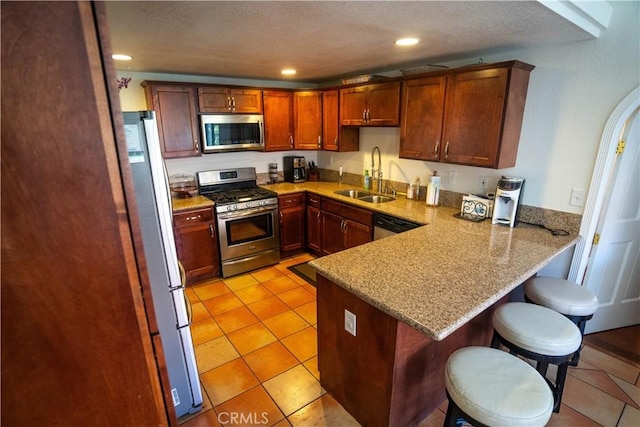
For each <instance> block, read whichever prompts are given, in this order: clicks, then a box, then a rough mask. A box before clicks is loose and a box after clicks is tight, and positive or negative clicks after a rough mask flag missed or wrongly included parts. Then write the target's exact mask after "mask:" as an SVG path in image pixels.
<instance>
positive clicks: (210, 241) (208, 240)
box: [173, 209, 220, 283]
mask: <svg viewBox="0 0 640 427" xmlns="http://www.w3.org/2000/svg"><path fill="white" fill-rule="evenodd" d="M173 218H174V224H175V228H174V235H175V238H176V249H177V251H178V259H179V260H180V262H181V263H182V266H183V267H184V270H185V273H186V275H187V283H193V282H195V281H197V280H202V279H207V278H210V277H216V276H219V275H220V262H219V257H218V240H217V237H216V232H215V223H214V222H213V210H212V209H203V210H195V211H188V212H181V213H177V214H174V216H173Z"/></svg>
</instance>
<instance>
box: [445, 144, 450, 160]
mask: <svg viewBox="0 0 640 427" xmlns="http://www.w3.org/2000/svg"><path fill="white" fill-rule="evenodd" d="M444 158H445V159H448V158H449V141H447V145H445V146H444Z"/></svg>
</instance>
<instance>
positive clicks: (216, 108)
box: [198, 86, 262, 114]
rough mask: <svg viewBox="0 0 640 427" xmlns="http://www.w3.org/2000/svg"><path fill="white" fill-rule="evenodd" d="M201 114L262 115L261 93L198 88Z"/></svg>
mask: <svg viewBox="0 0 640 427" xmlns="http://www.w3.org/2000/svg"><path fill="white" fill-rule="evenodd" d="M198 106H199V107H200V112H201V113H242V114H262V91H260V90H257V89H243V88H229V87H217V86H210V87H209V86H207V87H199V88H198Z"/></svg>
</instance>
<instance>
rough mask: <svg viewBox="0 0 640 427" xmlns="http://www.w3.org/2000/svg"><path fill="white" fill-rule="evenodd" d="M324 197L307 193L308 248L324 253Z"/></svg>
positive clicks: (316, 252) (317, 253) (320, 253)
mask: <svg viewBox="0 0 640 427" xmlns="http://www.w3.org/2000/svg"><path fill="white" fill-rule="evenodd" d="M321 200H322V198H321V197H320V196H318V195H315V194H311V193H309V194H307V249H308V250H309V251H311V252H312V253H314V254H315V255H322V209H321V207H322V204H321Z"/></svg>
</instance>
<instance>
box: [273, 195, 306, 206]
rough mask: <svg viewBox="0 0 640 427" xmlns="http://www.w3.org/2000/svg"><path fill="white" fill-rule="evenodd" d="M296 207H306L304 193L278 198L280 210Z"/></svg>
mask: <svg viewBox="0 0 640 427" xmlns="http://www.w3.org/2000/svg"><path fill="white" fill-rule="evenodd" d="M294 206H304V193H295V194H287V195H284V196H278V207H279V208H280V209H286V208H292V207H294Z"/></svg>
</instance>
